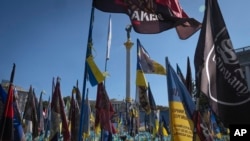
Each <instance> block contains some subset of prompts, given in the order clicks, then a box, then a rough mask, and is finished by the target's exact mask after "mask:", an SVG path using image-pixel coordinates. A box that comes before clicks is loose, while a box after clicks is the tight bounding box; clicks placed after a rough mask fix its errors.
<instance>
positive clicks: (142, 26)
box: [93, 0, 201, 39]
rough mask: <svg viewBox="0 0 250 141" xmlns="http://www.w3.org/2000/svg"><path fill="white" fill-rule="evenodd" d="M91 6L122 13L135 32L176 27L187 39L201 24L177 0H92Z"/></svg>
mask: <svg viewBox="0 0 250 141" xmlns="http://www.w3.org/2000/svg"><path fill="white" fill-rule="evenodd" d="M93 6H94V7H95V8H97V9H99V10H101V11H104V12H111V13H124V14H127V15H128V16H129V17H130V20H131V23H132V26H133V28H134V30H135V31H136V32H137V33H141V34H156V33H160V32H163V31H166V30H168V29H172V28H176V30H177V33H178V35H179V38H180V39H187V38H188V37H190V36H191V35H193V34H194V33H195V32H196V31H198V30H199V29H200V27H201V24H200V23H199V22H198V21H196V20H195V19H193V18H189V17H188V15H187V14H186V13H185V12H184V10H183V9H182V8H181V6H180V4H179V2H178V0H126V1H124V0H94V1H93Z"/></svg>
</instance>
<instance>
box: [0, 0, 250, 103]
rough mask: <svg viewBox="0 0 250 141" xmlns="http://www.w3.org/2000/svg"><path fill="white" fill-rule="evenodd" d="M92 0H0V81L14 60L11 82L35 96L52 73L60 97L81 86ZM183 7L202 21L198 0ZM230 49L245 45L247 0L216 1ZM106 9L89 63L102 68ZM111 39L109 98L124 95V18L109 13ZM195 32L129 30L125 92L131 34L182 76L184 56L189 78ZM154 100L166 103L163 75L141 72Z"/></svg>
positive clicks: (92, 93) (249, 31)
mask: <svg viewBox="0 0 250 141" xmlns="http://www.w3.org/2000/svg"><path fill="white" fill-rule="evenodd" d="M91 2H92V0H74V1H72V0H36V1H34V0H25V1H17V0H16V1H15V0H8V1H7V0H1V1H0V80H2V79H7V80H8V79H9V78H10V72H11V69H12V66H13V63H15V64H16V73H15V78H14V83H15V84H16V85H18V86H21V87H23V88H24V89H27V90H28V89H29V86H30V85H32V86H33V87H34V88H35V92H36V95H37V96H38V95H39V94H40V92H41V91H42V90H45V91H46V95H45V96H44V99H48V97H49V95H51V84H52V78H53V77H57V76H59V77H61V91H62V94H63V96H69V95H71V91H72V88H73V86H74V85H75V84H76V81H77V80H78V81H79V87H80V90H82V83H83V72H84V61H85V51H86V45H87V37H88V28H89V19H90V9H91ZM179 2H180V4H181V6H182V8H183V9H184V11H185V12H186V13H187V14H188V15H189V16H190V17H193V18H195V19H197V20H198V21H200V22H202V20H203V15H204V13H203V12H202V11H201V10H200V9H202V8H201V7H202V6H204V4H205V1H204V0H179ZM219 5H220V8H221V11H222V14H223V17H224V20H225V22H226V26H227V28H228V31H229V34H230V37H231V40H232V43H233V46H234V48H235V49H236V48H241V47H245V46H248V45H250V40H249V37H250V27H249V20H250V18H249V15H248V14H247V13H249V10H248V9H249V5H250V1H249V0H241V1H240V2H236V1H233V0H219ZM109 15H110V13H104V12H101V11H99V10H95V21H94V28H93V43H94V49H95V51H94V52H93V54H94V57H95V62H96V64H97V65H98V67H99V68H100V70H101V71H104V68H105V67H104V65H105V55H106V44H107V30H108V19H109ZM111 17H112V30H113V31H112V43H111V50H110V60H109V61H108V66H107V70H108V73H109V74H110V76H109V77H107V78H106V89H107V92H108V94H109V97H110V98H116V99H120V100H121V99H124V98H125V88H126V83H125V77H126V71H125V67H126V66H125V63H126V50H125V47H124V45H123V44H124V42H125V41H126V31H125V27H126V26H127V25H128V24H129V23H130V20H129V17H128V16H127V15H125V14H115V13H111ZM198 36H199V31H198V32H197V33H195V34H194V35H193V36H192V37H190V38H189V39H187V40H180V39H179V38H178V36H177V34H176V31H175V29H171V30H168V31H165V32H162V33H159V34H150V35H147V34H138V33H135V32H134V31H133V30H132V32H131V39H132V42H134V46H133V47H132V49H131V97H132V98H134V97H135V72H136V39H137V38H138V39H139V40H140V41H141V43H142V45H143V46H144V47H145V49H146V50H147V51H148V53H149V54H150V56H151V58H152V59H153V60H155V61H157V62H158V63H160V64H162V65H164V66H165V60H164V58H165V57H166V56H167V57H168V58H169V61H170V63H171V64H172V66H173V67H174V68H175V66H176V63H178V64H179V66H180V68H181V70H182V72H183V74H184V75H186V61H187V57H188V56H189V57H190V61H191V66H192V72H193V79H194V65H193V56H194V52H195V48H196V44H197V41H198ZM146 78H147V80H148V82H149V83H150V86H151V90H152V93H153V95H154V98H155V101H156V104H157V105H164V106H168V98H167V97H168V95H167V82H166V77H165V76H161V75H152V74H146ZM87 87H88V88H89V98H90V99H95V98H96V89H97V88H96V87H91V86H90V84H89V83H87Z"/></svg>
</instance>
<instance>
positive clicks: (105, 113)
mask: <svg viewBox="0 0 250 141" xmlns="http://www.w3.org/2000/svg"><path fill="white" fill-rule="evenodd" d="M95 108H96V118H95V127H97V126H98V124H99V123H100V125H101V128H102V129H104V130H106V131H109V132H110V133H114V131H113V129H112V123H111V117H112V115H113V114H114V109H113V107H112V104H111V102H110V101H109V97H108V94H107V92H106V90H105V87H104V85H103V82H102V83H100V84H98V86H97V96H96V105H95Z"/></svg>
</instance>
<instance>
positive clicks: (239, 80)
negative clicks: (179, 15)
mask: <svg viewBox="0 0 250 141" xmlns="http://www.w3.org/2000/svg"><path fill="white" fill-rule="evenodd" d="M194 63H195V72H196V85H197V90H198V92H201V93H203V94H205V95H206V96H207V97H208V99H209V104H210V106H211V108H212V110H213V112H215V114H216V115H217V117H218V118H219V119H220V120H221V121H222V122H223V123H224V125H225V126H226V127H228V126H229V124H240V123H241V124H247V123H248V124H249V123H250V114H249V113H250V108H249V107H250V93H249V88H248V86H247V83H246V81H245V77H244V73H243V70H242V69H241V67H240V64H239V60H238V58H237V56H236V53H235V51H234V49H233V46H232V42H231V39H230V36H229V33H228V31H227V28H226V25H225V22H224V19H223V16H222V13H221V11H220V8H219V5H218V2H217V0H206V11H205V15H204V19H203V25H202V29H201V32H200V36H199V41H198V43H197V47H196V51H195V57H194Z"/></svg>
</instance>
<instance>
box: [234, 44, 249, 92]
mask: <svg viewBox="0 0 250 141" xmlns="http://www.w3.org/2000/svg"><path fill="white" fill-rule="evenodd" d="M235 52H236V55H237V57H238V59H239V63H240V65H241V68H242V70H243V73H244V75H245V78H246V81H247V85H248V90H250V46H246V47H243V48H239V49H236V50H235Z"/></svg>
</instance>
